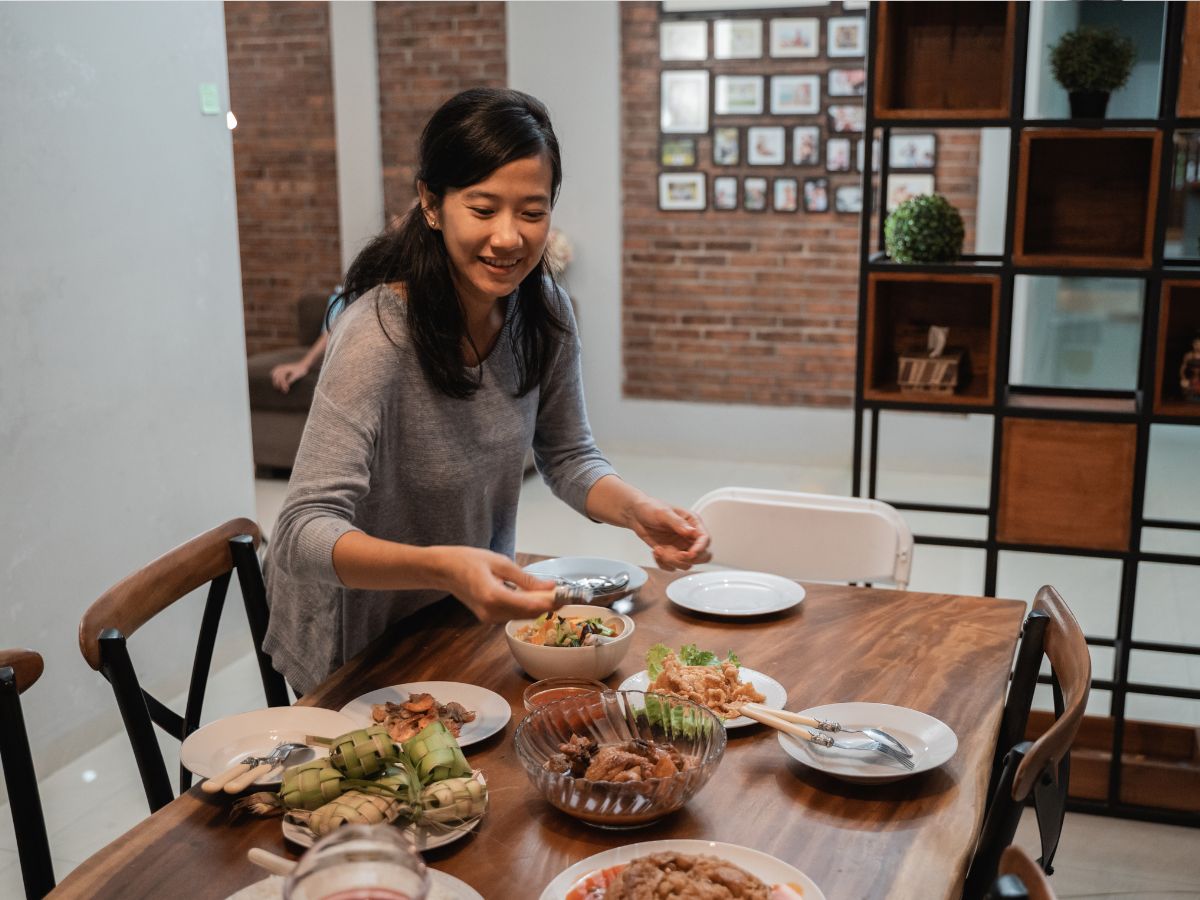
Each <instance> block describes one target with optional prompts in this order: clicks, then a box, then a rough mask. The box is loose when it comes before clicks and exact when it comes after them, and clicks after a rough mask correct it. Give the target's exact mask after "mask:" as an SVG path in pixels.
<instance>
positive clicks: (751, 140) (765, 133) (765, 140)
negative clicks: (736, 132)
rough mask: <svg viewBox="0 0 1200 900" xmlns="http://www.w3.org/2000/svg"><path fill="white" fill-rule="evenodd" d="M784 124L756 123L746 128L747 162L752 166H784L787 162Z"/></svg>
mask: <svg viewBox="0 0 1200 900" xmlns="http://www.w3.org/2000/svg"><path fill="white" fill-rule="evenodd" d="M784 143H785V138H784V129H783V126H782V125H756V126H754V127H753V128H747V129H746V162H748V163H749V164H750V165H752V166H782V165H783V164H784V162H785V157H784V153H783V145H784Z"/></svg>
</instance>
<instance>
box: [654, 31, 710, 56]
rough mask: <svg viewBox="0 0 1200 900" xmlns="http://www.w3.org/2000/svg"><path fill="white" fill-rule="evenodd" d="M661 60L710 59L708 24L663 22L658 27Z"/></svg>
mask: <svg viewBox="0 0 1200 900" xmlns="http://www.w3.org/2000/svg"><path fill="white" fill-rule="evenodd" d="M658 58H659V59H688V60H701V59H708V23H707V22H663V23H662V24H660V25H659V26H658Z"/></svg>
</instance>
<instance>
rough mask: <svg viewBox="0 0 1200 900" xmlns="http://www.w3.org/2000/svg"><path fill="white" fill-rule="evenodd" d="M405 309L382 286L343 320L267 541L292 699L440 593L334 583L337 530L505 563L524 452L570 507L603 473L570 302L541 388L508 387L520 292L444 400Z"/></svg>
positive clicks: (278, 647)
mask: <svg viewBox="0 0 1200 900" xmlns="http://www.w3.org/2000/svg"><path fill="white" fill-rule="evenodd" d="M403 302H404V301H403V300H402V299H401V298H400V297H399V296H398V295H397V294H396V293H395V292H393V291H392V290H390V289H388V288H386V287H380V288H376V289H375V290H372V291H370V292H369V293H367V294H365V295H363V296H362V297H361V298H360V299H359V300H358V301H357V302H355V303H354V304H352V305H351V306H350V307H349V309H347V310H346V311H345V312H344V313H342V314H341V316H340V317H339V318H338V320H337V322H336V324H335V326H334V329H333V333H332V334H331V335H330V342H329V349H328V351H327V352H326V357H325V363H324V365H323V367H322V369H321V377H320V381H319V382H318V384H317V389H316V395H315V396H314V398H313V404H312V409H311V410H310V412H309V414H308V424H307V425H306V426H305V429H304V437H303V439H302V440H301V442H300V449H299V451H298V453H297V454H296V462H295V466H294V468H293V469H292V479H291V482H290V484H289V485H288V494H287V499H286V500H285V501H284V505H283V508H282V510H281V511H280V513H279V520H278V522H277V524H276V528H275V534H274V536H273V537H272V540H271V543H270V548H269V552H268V557H267V565H266V576H267V600H268V603H269V604H270V608H271V614H270V623H269V626H268V628H267V638H266V641H265V643H264V645H263V646H264V649H265V650H266V652H267V653H269V654H270V655H271V659H272V662H273V663H274V665H275V668H276V669H277V670H279V671H280V672H281V673H283V675H284V677H285V678H287V680H288V682H289V683H291V685H292V686H293V687H294V688H295V689H296V690H298V691H301V692H302V693H308V692H309V691H311V690H313V689H314V688H315V687H316V686H317V685H318V684H319V683H320V682H321V681H322V680H323V679H324V678H325V677H326V676H328V675H329V674H330V673H331V672H333V671H334V670H335V669H336V668H337V667H339V666H340V665H342V663H344V662H345V661H346V660H348V659H350V658H351V657H352V656H353V655H354V654H356V653H358V652H359V651H360V650H362V649H363V648H364V647H365V646H366V645H367V644H368V643H369V642H370V641H371V640H372V639H373V638H374V637H376V636H377V635H378V634H380V632H382V631H383V630H384V629H385V628H386V627H387V626H389V625H391V624H392V623H393V622H395V621H397V620H398V619H401V618H403V617H405V616H407V615H409V614H410V613H413V612H415V611H416V610H418V609H420V608H421V607H423V606H426V605H428V604H429V603H432V602H434V601H435V600H438V599H440V598H441V597H442V596H444V595H443V594H442V593H439V592H438V591H434V590H420V591H365V590H352V589H349V588H346V587H344V586H343V585H342V584H341V582H340V581H339V580H338V577H337V574H336V572H335V571H334V568H333V545H334V543H335V542H336V541H337V540H338V538H340V537H341V536H342V535H343V534H345V533H346V532H347V531H352V530H360V531H363V532H365V533H367V534H369V535H371V536H372V537H377V538H384V539H386V540H392V541H399V542H402V543H405V544H414V545H417V546H432V545H442V544H460V545H466V546H473V547H485V548H489V549H491V550H494V551H496V552H497V553H503V554H506V555H508V556H512V555H513V553H514V550H515V547H514V544H515V539H516V519H517V500H518V497H519V495H520V491H521V479H522V475H523V468H524V457H525V452H526V450H527V449H528V448H529V447H530V446H531V445H532V447H533V451H534V458H535V460H536V462H537V466H538V469H539V471H540V472H541V473H542V477H543V478H544V479H545V480H546V483H547V484H548V485H549V486H550V488H551V490H552V491H553V492H554V493H555V495H556V496H558V497H559V498H560V499H562V500H563V501H565V502H566V503H568V504H569V505H570V506H572V507H573V508H575V509H576V510H578V511H579V512H580V513H583V512H584V503H585V501H586V499H587V494H588V490H589V489H590V488H591V487H592V485H593V484H595V483H596V482H597V481H598V480H599V479H600V478H602V477H603V476H605V475H608V474H611V473H612V472H613V468H612V466H610V465H609V463H608V461H607V460H606V459H604V457H603V456H601V454H600V451H599V450H597V449H596V445H595V442H594V441H593V440H592V433H591V428H590V427H589V426H588V421H587V413H586V410H585V409H584V403H583V385H582V382H581V371H580V363H579V338H578V335H577V333H576V330H575V320H574V316H573V315H572V313H571V304H570V302H569V301H567V299H566V297H565V295H561V296H560V297H559V303H560V307H559V310H558V312H559V315H560V317H561V318H562V319H563V320H564V321H566V322H568V323H569V325H570V332H569V334H567V335H565V336H563V338H562V340H561V343H560V346H559V348H558V351H557V353H555V354H554V355H553V356H552V357H551V362H550V365H549V368H548V370H547V372H546V373H545V375H544V376H543V378H542V381H541V386H540V388H537V389H534V390H533V391H531V392H530V393H528V394H526V395H525V396H524V397H516V396H515V394H516V390H517V386H518V372H517V367H516V361H515V359H514V356H513V345H512V343H511V342H510V335H511V334H513V328H514V320H515V319H516V317H518V316H519V315H520V312H519V310H518V309H517V304H516V302H515V297H514V298H512V299H511V300H510V302H509V303H508V307H507V312H506V315H505V321H504V326H503V329H502V331H501V332H500V336H499V338H498V339H497V341H496V344H495V348H494V349H493V350H492V353H491V355H490V356H489V357H488V358H487V359H486V360H485V362H484V364H483V376H482V378H483V383H482V387H481V388H480V389H479V391H478V392H477V393H476V394H475V396H474V397H472V398H471V399H469V400H456V399H453V398H451V397H447V396H445V395H444V394H442V393H440V392H439V391H437V390H436V389H435V388H434V387H433V386H432V385H431V384H430V383H429V381H428V380H427V379H426V377H425V374H424V372H423V371H422V369H421V365H420V363H419V362H418V361H417V357H416V352H415V350H414V349H413V348H412V345H411V343H410V341H409V338H408V332H407V328H406V325H405V321H404V313H403ZM381 320H382V323H383V327H381V324H380V323H381ZM385 330H386V333H385ZM389 335H390V336H391V338H392V340H389ZM393 340H394V341H395V344H393ZM397 345H399V346H397Z"/></svg>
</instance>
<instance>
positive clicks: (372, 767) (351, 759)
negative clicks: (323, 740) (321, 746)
mask: <svg viewBox="0 0 1200 900" xmlns="http://www.w3.org/2000/svg"><path fill="white" fill-rule="evenodd" d="M399 757H400V754H399V753H398V752H397V749H396V744H395V742H394V741H393V740H392V738H391V735H389V734H388V732H387V729H386V728H384V727H383V726H382V725H372V726H371V727H370V728H360V729H358V730H357V731H351V732H350V733H349V734H343V735H342V736H341V737H339V738H337V740H335V741H334V742H333V744H331V745H330V747H329V759H330V761H331V762H332V763H333V765H334V766H336V767H337V768H339V769H341V770H342V771H343V772H345V773H346V777H347V778H370V777H371V776H372V775H376V774H378V773H379V772H382V771H383V770H384V769H386V768H387V766H388V764H389V763H393V762H395V761H396V760H397V759H399Z"/></svg>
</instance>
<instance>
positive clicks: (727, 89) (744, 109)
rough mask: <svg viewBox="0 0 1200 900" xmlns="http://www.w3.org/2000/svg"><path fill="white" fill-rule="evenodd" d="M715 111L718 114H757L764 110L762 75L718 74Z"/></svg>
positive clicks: (715, 88) (715, 87)
mask: <svg viewBox="0 0 1200 900" xmlns="http://www.w3.org/2000/svg"><path fill="white" fill-rule="evenodd" d="M714 90H715V92H716V96H715V97H714V99H713V113H714V114H715V115H718V116H757V115H760V114H761V113H762V111H763V77H762V76H761V75H718V76H717V77H716V82H715V85H714Z"/></svg>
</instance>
